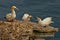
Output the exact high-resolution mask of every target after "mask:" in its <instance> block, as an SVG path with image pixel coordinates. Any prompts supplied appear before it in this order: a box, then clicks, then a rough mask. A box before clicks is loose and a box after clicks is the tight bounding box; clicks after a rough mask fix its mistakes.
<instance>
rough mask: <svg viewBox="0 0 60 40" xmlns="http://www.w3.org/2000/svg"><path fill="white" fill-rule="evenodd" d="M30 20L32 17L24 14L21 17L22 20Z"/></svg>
mask: <svg viewBox="0 0 60 40" xmlns="http://www.w3.org/2000/svg"><path fill="white" fill-rule="evenodd" d="M30 18H32V16H31V15H29V14H27V13H26V14H24V15H23V17H22V20H24V21H29V20H30Z"/></svg>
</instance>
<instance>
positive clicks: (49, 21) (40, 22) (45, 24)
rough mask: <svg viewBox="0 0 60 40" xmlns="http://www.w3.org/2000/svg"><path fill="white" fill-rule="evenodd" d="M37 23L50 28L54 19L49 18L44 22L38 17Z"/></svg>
mask: <svg viewBox="0 0 60 40" xmlns="http://www.w3.org/2000/svg"><path fill="white" fill-rule="evenodd" d="M37 21H38V23H39V24H41V25H42V26H49V24H51V23H53V21H52V17H47V18H45V19H43V20H42V19H41V18H39V17H37Z"/></svg>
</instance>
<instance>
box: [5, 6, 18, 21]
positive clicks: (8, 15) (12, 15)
mask: <svg viewBox="0 0 60 40" xmlns="http://www.w3.org/2000/svg"><path fill="white" fill-rule="evenodd" d="M15 9H18V8H16V6H12V7H11V13H9V14H7V15H6V17H5V18H6V19H7V20H8V21H12V20H14V19H15V18H16V14H15Z"/></svg>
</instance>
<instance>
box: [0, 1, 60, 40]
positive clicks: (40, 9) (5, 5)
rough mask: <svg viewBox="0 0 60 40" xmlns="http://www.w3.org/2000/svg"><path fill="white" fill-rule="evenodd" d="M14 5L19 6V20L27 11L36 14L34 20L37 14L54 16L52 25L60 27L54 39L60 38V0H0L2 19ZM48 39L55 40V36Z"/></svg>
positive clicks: (42, 16)
mask: <svg viewBox="0 0 60 40" xmlns="http://www.w3.org/2000/svg"><path fill="white" fill-rule="evenodd" d="M12 5H15V6H17V7H18V8H19V11H16V14H17V19H18V20H21V17H22V15H23V14H24V13H26V12H28V13H29V14H31V15H33V16H34V18H33V19H32V21H34V20H35V19H36V17H37V16H39V17H41V18H45V17H48V16H52V17H53V21H54V23H53V24H51V25H52V26H54V27H57V28H59V32H57V33H55V37H54V40H60V0H0V20H4V18H3V17H4V16H5V15H6V14H7V13H9V12H10V7H11V6H12ZM46 40H53V38H48V39H46Z"/></svg>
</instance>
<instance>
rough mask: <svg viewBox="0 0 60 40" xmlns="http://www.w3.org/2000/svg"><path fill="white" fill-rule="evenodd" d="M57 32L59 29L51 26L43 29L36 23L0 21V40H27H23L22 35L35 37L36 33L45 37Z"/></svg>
mask: <svg viewBox="0 0 60 40" xmlns="http://www.w3.org/2000/svg"><path fill="white" fill-rule="evenodd" d="M55 32H58V28H54V27H51V26H48V27H41V26H40V25H39V24H37V23H35V22H30V21H28V22H25V21H19V20H15V21H13V22H7V21H0V40H25V39H26V38H25V39H23V38H22V35H24V36H28V37H30V36H31V37H34V36H35V35H36V34H35V33H38V35H43V36H44V35H45V34H48V35H50V34H49V33H51V34H53V33H55ZM44 33H45V34H44ZM27 39H28V38H27ZM31 40H32V39H31Z"/></svg>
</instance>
